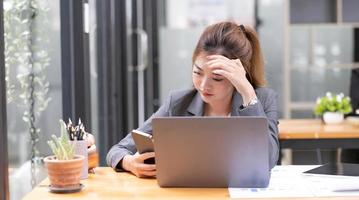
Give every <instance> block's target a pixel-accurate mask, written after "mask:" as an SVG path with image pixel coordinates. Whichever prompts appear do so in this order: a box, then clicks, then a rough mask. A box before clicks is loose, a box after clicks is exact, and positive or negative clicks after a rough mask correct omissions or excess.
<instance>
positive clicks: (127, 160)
mask: <svg viewBox="0 0 359 200" xmlns="http://www.w3.org/2000/svg"><path fill="white" fill-rule="evenodd" d="M130 160H131V155H125V156H124V157H123V158H122V166H121V167H122V169H123V170H125V171H131V167H130V163H131V161H130Z"/></svg>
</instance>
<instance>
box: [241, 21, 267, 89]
mask: <svg viewBox="0 0 359 200" xmlns="http://www.w3.org/2000/svg"><path fill="white" fill-rule="evenodd" d="M241 26H243V25H241ZM241 29H243V30H242V31H243V32H244V34H245V35H246V37H247V39H248V41H249V42H250V44H251V46H252V56H251V59H250V60H249V62H250V63H249V65H250V67H249V71H247V73H248V75H249V77H250V81H251V84H252V85H253V87H255V88H257V87H264V86H266V84H267V82H266V80H265V72H264V61H263V54H262V50H261V46H260V43H259V40H258V36H257V34H256V32H255V31H254V30H253V29H252V28H250V27H248V26H245V27H244V28H241Z"/></svg>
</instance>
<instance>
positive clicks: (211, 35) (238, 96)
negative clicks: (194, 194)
mask: <svg viewBox="0 0 359 200" xmlns="http://www.w3.org/2000/svg"><path fill="white" fill-rule="evenodd" d="M192 63H193V67H192V80H193V85H194V89H190V90H185V91H176V92H172V93H171V94H170V95H169V96H168V98H167V100H166V101H165V103H164V104H163V105H162V106H161V107H160V108H159V110H158V111H157V112H156V113H154V114H153V115H152V117H151V118H149V119H148V120H147V121H146V122H145V124H144V125H143V126H141V127H139V128H138V130H140V131H143V132H146V133H152V125H151V121H152V119H153V118H154V117H164V116H168V117H171V116H264V117H266V118H267V119H268V137H269V165H270V168H272V167H273V166H274V165H275V164H276V163H277V160H278V152H279V143H278V127H277V124H278V122H277V105H276V98H277V95H276V93H275V92H274V91H273V90H270V89H268V88H264V86H265V79H264V68H263V58H262V53H261V49H260V45H259V41H258V38H257V36H256V33H255V32H254V30H252V29H251V28H249V27H247V26H246V27H245V26H243V25H240V26H238V25H237V24H235V23H232V22H222V23H217V24H214V25H211V26H209V27H208V28H206V30H205V31H204V32H203V33H202V35H201V37H200V39H199V41H198V44H197V46H196V48H195V50H194V53H193V57H192ZM152 157H155V154H154V152H152V153H144V154H141V155H140V154H138V153H136V147H135V144H134V141H133V139H132V136H131V134H128V135H127V136H126V137H125V138H124V139H122V140H121V141H120V142H119V143H118V144H116V145H114V146H113V147H112V148H111V149H110V151H109V152H108V155H107V163H108V165H110V166H111V167H113V168H114V169H116V170H119V171H121V170H125V171H130V172H132V173H133V174H135V175H136V176H138V177H154V176H155V175H156V165H153V164H144V160H146V159H148V158H152Z"/></svg>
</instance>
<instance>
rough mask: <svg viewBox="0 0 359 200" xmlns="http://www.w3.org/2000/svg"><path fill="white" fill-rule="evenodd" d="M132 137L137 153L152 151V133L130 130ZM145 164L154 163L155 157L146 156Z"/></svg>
mask: <svg viewBox="0 0 359 200" xmlns="http://www.w3.org/2000/svg"><path fill="white" fill-rule="evenodd" d="M131 134H132V138H133V140H134V141H135V145H136V149H137V151H138V153H140V154H143V153H147V152H154V151H155V150H154V145H153V140H152V135H151V134H148V133H144V132H142V131H139V130H132V132H131ZM144 163H146V164H155V158H148V159H146V160H145V161H144Z"/></svg>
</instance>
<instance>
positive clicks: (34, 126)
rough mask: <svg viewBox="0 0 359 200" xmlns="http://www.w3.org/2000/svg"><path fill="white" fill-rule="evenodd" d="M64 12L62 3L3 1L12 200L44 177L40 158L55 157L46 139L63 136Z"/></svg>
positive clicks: (29, 189) (20, 0)
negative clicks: (61, 8)
mask: <svg viewBox="0 0 359 200" xmlns="http://www.w3.org/2000/svg"><path fill="white" fill-rule="evenodd" d="M59 12H60V6H59V1H54V0H52V1H47V0H36V1H29V0H4V39H5V65H6V83H7V84H6V89H7V123H8V124H7V127H8V152H9V155H8V157H9V168H10V169H9V172H10V173H9V184H10V186H9V187H10V198H11V199H21V198H22V197H23V196H24V195H25V194H26V193H27V192H29V191H31V189H32V187H33V186H34V185H35V184H37V183H39V181H41V180H42V179H43V178H45V176H46V172H45V170H43V166H42V163H41V157H44V156H46V155H49V154H50V149H49V147H48V145H47V142H46V141H47V140H49V138H50V136H51V135H52V134H58V133H56V131H57V130H58V128H57V127H58V120H59V119H60V118H61V116H62V106H59V105H62V88H61V48H60V14H59ZM31 158H33V159H31ZM31 160H33V161H34V162H31ZM32 163H33V165H32ZM32 166H34V167H32Z"/></svg>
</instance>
